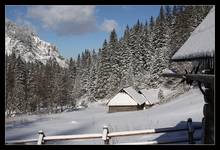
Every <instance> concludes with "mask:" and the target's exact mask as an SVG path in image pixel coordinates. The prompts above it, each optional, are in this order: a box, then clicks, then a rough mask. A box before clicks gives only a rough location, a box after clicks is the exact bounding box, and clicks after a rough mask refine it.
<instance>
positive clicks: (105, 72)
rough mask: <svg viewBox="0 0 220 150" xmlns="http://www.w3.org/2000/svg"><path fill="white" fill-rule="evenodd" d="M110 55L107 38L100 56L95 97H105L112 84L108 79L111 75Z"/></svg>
mask: <svg viewBox="0 0 220 150" xmlns="http://www.w3.org/2000/svg"><path fill="white" fill-rule="evenodd" d="M109 56H110V52H109V49H108V43H107V41H106V40H105V41H104V43H103V47H102V50H101V54H100V58H99V68H98V80H97V85H96V89H97V90H96V94H95V98H98V99H101V98H104V97H105V96H106V95H107V94H108V90H109V86H110V83H109V80H108V79H109V78H110V75H111V60H110V57H109Z"/></svg>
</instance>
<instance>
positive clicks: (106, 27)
mask: <svg viewBox="0 0 220 150" xmlns="http://www.w3.org/2000/svg"><path fill="white" fill-rule="evenodd" d="M117 27H118V23H117V22H116V21H115V20H112V19H110V20H108V19H105V20H104V22H103V23H102V25H101V30H102V31H105V32H111V31H112V30H113V29H116V28H117Z"/></svg>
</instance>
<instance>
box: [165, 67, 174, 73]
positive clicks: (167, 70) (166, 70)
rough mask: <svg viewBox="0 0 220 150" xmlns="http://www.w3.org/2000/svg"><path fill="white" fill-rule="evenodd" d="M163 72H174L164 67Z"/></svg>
mask: <svg viewBox="0 0 220 150" xmlns="http://www.w3.org/2000/svg"><path fill="white" fill-rule="evenodd" d="M163 73H174V72H173V71H172V70H170V69H168V68H166V69H164V70H163Z"/></svg>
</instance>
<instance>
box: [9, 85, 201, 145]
mask: <svg viewBox="0 0 220 150" xmlns="http://www.w3.org/2000/svg"><path fill="white" fill-rule="evenodd" d="M203 104H204V100H203V95H202V94H201V92H200V91H199V89H191V90H190V91H189V92H187V93H185V94H183V95H180V96H179V97H177V98H176V99H175V100H172V101H170V102H168V103H165V104H162V105H155V106H153V107H151V108H149V109H145V110H141V111H130V112H118V113H107V111H108V107H107V106H106V105H104V104H102V103H92V104H90V105H89V107H88V108H87V109H85V110H80V111H75V112H65V113H61V114H51V115H41V116H40V115H33V116H25V117H24V116H23V117H17V118H13V119H12V120H10V121H6V123H5V140H21V139H30V138H38V130H43V131H44V133H45V134H46V136H47V135H48V136H49V135H70V134H87V133H102V128H103V126H104V125H107V126H108V127H109V130H110V132H113V131H129V130H143V129H152V128H163V127H173V126H182V125H186V121H187V119H188V118H189V117H190V118H192V120H193V122H194V123H195V124H196V123H201V120H202V117H203V113H202V112H203V111H202V110H203ZM173 136H174V137H182V136H187V133H186V132H185V131H184V132H180V133H169V134H167V133H163V134H153V135H146V136H130V137H120V138H119V137H117V138H112V139H111V140H110V144H117V143H127V142H143V141H148V140H161V139H163V138H165V139H167V138H171V137H173ZM196 136H201V131H199V132H196ZM33 144H35V143H33ZM47 144H103V141H102V140H101V139H100V140H87V141H80V140H78V141H71V140H69V141H56V142H50V143H49V142H48V143H47Z"/></svg>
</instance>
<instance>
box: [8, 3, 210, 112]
mask: <svg viewBox="0 0 220 150" xmlns="http://www.w3.org/2000/svg"><path fill="white" fill-rule="evenodd" d="M211 7H212V6H172V7H171V6H161V9H160V13H159V15H158V17H156V18H153V17H151V18H150V19H149V21H146V22H145V23H142V22H140V21H139V20H138V21H137V23H136V24H135V25H133V26H132V27H129V26H127V27H126V29H125V31H124V35H123V36H122V37H120V38H119V37H118V36H117V33H116V31H115V30H113V31H112V32H111V33H110V37H109V40H104V42H103V46H102V48H100V49H99V50H98V52H96V51H95V50H93V51H89V50H85V51H84V52H82V53H81V54H79V55H78V57H77V59H73V58H70V60H69V61H68V63H69V67H68V68H62V67H60V66H59V65H58V63H57V62H56V61H55V60H50V61H48V62H47V64H46V65H43V64H41V63H38V62H36V63H27V62H25V61H23V60H22V59H21V57H20V56H16V54H14V53H12V55H10V56H6V105H5V107H6V112H7V114H8V115H9V116H10V115H11V113H12V112H17V113H28V112H35V113H40V112H42V111H46V112H58V111H59V112H62V111H63V110H64V109H66V108H74V107H75V105H76V100H78V99H80V98H82V97H87V98H88V100H89V101H91V102H92V101H97V100H99V99H103V98H106V97H108V96H112V95H114V94H115V93H116V92H117V91H118V90H119V89H120V88H123V87H127V86H134V87H135V88H156V87H158V86H159V85H161V84H162V83H163V79H162V78H160V77H159V74H160V73H161V72H162V71H163V69H165V68H169V69H176V70H180V71H181V69H182V68H184V67H185V66H184V65H182V66H181V64H178V65H180V66H181V67H180V66H178V65H177V64H175V63H171V62H170V61H169V59H170V58H171V57H172V55H173V54H174V53H175V52H176V51H177V50H178V49H179V48H180V46H181V45H182V44H183V43H184V42H185V41H186V40H187V38H188V37H189V36H190V33H191V32H192V31H193V30H194V29H195V28H196V27H197V26H198V25H199V23H201V21H202V20H203V19H204V17H205V16H206V15H207V13H208V12H209V10H210V9H211Z"/></svg>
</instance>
